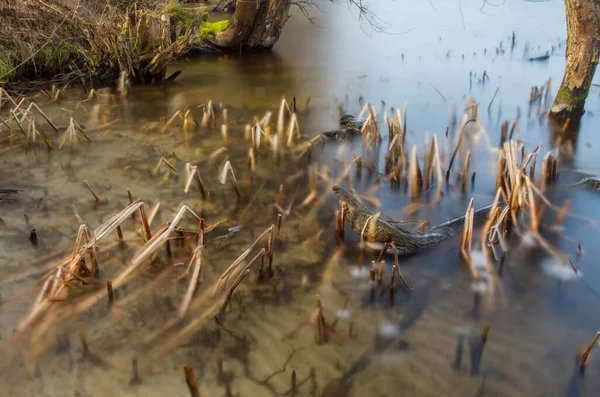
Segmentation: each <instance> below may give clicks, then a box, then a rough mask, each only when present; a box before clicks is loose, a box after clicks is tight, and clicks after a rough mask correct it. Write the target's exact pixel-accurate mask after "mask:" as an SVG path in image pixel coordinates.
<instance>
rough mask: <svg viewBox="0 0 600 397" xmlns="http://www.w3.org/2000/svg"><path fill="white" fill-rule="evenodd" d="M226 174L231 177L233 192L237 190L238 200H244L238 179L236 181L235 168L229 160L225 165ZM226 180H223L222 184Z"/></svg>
mask: <svg viewBox="0 0 600 397" xmlns="http://www.w3.org/2000/svg"><path fill="white" fill-rule="evenodd" d="M225 172H229V176H230V177H231V184H232V185H233V190H235V194H236V195H237V198H238V200H239V199H241V198H242V194H241V193H240V189H239V187H238V183H237V179H235V174H234V173H233V167H232V166H231V163H230V162H229V160H228V161H227V163H225ZM224 179H225V178H222V179H221V183H225V182H224Z"/></svg>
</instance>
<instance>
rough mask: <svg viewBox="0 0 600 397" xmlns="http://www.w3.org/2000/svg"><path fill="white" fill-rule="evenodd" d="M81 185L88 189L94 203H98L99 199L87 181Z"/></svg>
mask: <svg viewBox="0 0 600 397" xmlns="http://www.w3.org/2000/svg"><path fill="white" fill-rule="evenodd" d="M83 183H84V184H85V186H86V187H87V188H88V189H89V191H90V193H92V196H94V198H95V199H96V202H97V203H99V202H100V198H99V197H98V195H97V194H96V192H94V189H92V187H91V186H90V184H89V183H88V181H83Z"/></svg>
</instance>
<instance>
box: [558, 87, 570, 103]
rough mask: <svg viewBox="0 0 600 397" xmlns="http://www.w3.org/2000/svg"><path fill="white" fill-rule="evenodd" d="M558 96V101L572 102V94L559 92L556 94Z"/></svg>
mask: <svg viewBox="0 0 600 397" xmlns="http://www.w3.org/2000/svg"><path fill="white" fill-rule="evenodd" d="M556 96H557V97H558V99H561V100H563V101H570V100H571V94H569V91H567V90H560V91H558V94H556Z"/></svg>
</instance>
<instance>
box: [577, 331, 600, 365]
mask: <svg viewBox="0 0 600 397" xmlns="http://www.w3.org/2000/svg"><path fill="white" fill-rule="evenodd" d="M598 337H600V331H598V332H596V335H595V336H594V339H592V341H591V342H590V344H589V345H588V346H587V347H586V349H585V351H584V352H583V354H582V355H581V359H580V360H579V370H580V371H581V373H583V372H584V371H585V363H586V361H587V359H588V357H589V355H590V353H591V352H592V349H593V348H594V345H595V344H596V341H597V340H598Z"/></svg>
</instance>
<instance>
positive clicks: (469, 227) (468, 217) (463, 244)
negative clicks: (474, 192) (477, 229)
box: [460, 198, 475, 253]
mask: <svg viewBox="0 0 600 397" xmlns="http://www.w3.org/2000/svg"><path fill="white" fill-rule="evenodd" d="M474 202H475V199H473V198H472V199H471V201H470V202H469V206H468V207H467V212H466V214H465V226H464V228H463V233H462V238H461V241H460V248H461V251H462V252H463V253H465V251H466V252H467V253H471V246H472V240H473V216H474V209H473V204H474ZM467 245H468V249H467Z"/></svg>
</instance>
